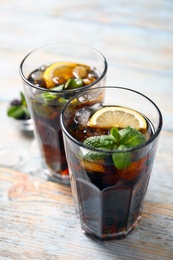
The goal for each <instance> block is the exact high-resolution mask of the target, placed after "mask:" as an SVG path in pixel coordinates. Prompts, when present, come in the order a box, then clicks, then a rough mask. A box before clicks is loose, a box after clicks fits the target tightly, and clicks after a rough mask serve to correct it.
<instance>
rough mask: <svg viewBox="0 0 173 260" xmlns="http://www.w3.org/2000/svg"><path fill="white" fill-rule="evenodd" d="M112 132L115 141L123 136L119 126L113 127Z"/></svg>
mask: <svg viewBox="0 0 173 260" xmlns="http://www.w3.org/2000/svg"><path fill="white" fill-rule="evenodd" d="M110 134H111V135H112V136H113V137H114V139H115V141H116V142H117V143H118V142H119V140H120V138H121V135H120V134H119V132H118V128H116V127H113V128H111V131H110Z"/></svg>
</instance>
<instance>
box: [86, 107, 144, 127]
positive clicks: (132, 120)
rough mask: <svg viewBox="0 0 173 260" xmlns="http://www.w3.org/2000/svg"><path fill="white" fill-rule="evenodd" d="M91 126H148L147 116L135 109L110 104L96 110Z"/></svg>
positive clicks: (90, 121)
mask: <svg viewBox="0 0 173 260" xmlns="http://www.w3.org/2000/svg"><path fill="white" fill-rule="evenodd" d="M89 126H90V127H100V128H112V127H117V128H125V127H127V126H130V127H133V128H136V129H137V130H142V129H146V128H147V122H146V120H145V118H144V117H143V116H142V115H141V114H140V113H138V112H137V111H135V110H132V109H129V108H125V107H118V106H115V107H113V106H110V107H103V108H101V109H99V110H98V111H96V112H95V113H94V114H93V116H92V117H91V118H90V120H89Z"/></svg>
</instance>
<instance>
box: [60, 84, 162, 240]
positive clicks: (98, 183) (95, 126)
mask: <svg viewBox="0 0 173 260" xmlns="http://www.w3.org/2000/svg"><path fill="white" fill-rule="evenodd" d="M60 122H61V126H62V130H63V137H64V144H65V150H66V157H67V160H68V167H69V173H70V179H71V187H72V193H73V198H74V203H75V208H76V211H77V214H78V215H79V216H80V220H81V226H82V230H83V232H84V233H86V234H89V235H91V236H95V237H97V238H99V239H108V238H117V239H120V238H121V239H122V238H125V237H126V236H127V235H128V233H129V232H130V231H131V230H133V229H134V228H135V227H136V226H137V225H138V224H139V222H140V219H141V215H142V207H143V202H144V197H145V194H146V191H147V187H148V183H149V179H150V175H151V172H152V167H153V163H154V158H155V153H156V149H157V144H158V139H159V134H160V131H161V128H162V115H161V112H160V110H159V108H158V107H157V106H156V105H155V103H154V102H152V101H151V100H150V99H149V98H148V97H146V96H144V95H143V94H141V93H138V92H136V91H134V90H130V89H126V88H120V87H101V88H94V89H89V90H87V91H82V92H81V93H79V94H77V95H76V96H75V97H74V98H73V99H71V100H70V101H69V102H68V103H67V104H66V105H65V107H64V109H63V111H62V114H61V118H60Z"/></svg>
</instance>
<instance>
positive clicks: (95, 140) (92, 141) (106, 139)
mask: <svg viewBox="0 0 173 260" xmlns="http://www.w3.org/2000/svg"><path fill="white" fill-rule="evenodd" d="M83 143H84V144H85V145H88V146H91V147H94V148H98V149H106V150H112V149H113V148H114V146H115V144H116V143H115V138H114V137H113V136H112V135H100V136H91V137H88V138H87V139H85V141H84V142H83Z"/></svg>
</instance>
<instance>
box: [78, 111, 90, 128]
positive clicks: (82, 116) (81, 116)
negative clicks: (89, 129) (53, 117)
mask: <svg viewBox="0 0 173 260" xmlns="http://www.w3.org/2000/svg"><path fill="white" fill-rule="evenodd" d="M90 115H91V109H90V108H87V107H85V108H81V109H79V110H78V111H77V113H76V116H75V119H74V120H75V122H76V123H78V124H80V125H83V126H86V125H87V123H88V121H89V118H90Z"/></svg>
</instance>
